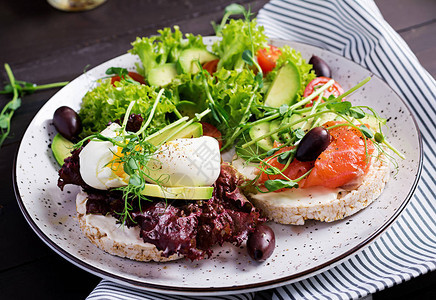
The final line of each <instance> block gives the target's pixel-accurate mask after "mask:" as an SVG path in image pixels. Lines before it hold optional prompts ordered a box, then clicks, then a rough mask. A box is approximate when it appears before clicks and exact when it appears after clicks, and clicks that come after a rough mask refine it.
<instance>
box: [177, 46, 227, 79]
mask: <svg viewBox="0 0 436 300" xmlns="http://www.w3.org/2000/svg"><path fill="white" fill-rule="evenodd" d="M218 58H219V57H218V56H216V55H214V54H212V53H210V52H209V51H207V50H206V49H201V48H189V49H186V50H183V51H182V53H180V56H179V61H178V67H179V68H180V71H181V72H183V73H193V74H195V73H198V71H199V70H200V69H199V68H198V66H197V63H196V61H199V62H200V64H204V63H206V62H208V61H211V60H215V59H218Z"/></svg>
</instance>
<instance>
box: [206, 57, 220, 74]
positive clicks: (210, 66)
mask: <svg viewBox="0 0 436 300" xmlns="http://www.w3.org/2000/svg"><path fill="white" fill-rule="evenodd" d="M219 61H220V60H219V59H214V60H211V61H208V62H205V63H204V64H203V69H205V70H206V71H208V72H209V74H210V75H213V73H215V72H216V68H217V66H218V62H219Z"/></svg>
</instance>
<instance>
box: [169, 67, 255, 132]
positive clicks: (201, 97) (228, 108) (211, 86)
mask: <svg viewBox="0 0 436 300" xmlns="http://www.w3.org/2000/svg"><path fill="white" fill-rule="evenodd" d="M206 83H207V88H208V90H209V92H210V94H211V96H212V98H213V99H214V101H215V103H217V105H220V106H221V107H222V108H223V109H224V110H225V112H226V113H227V115H228V119H227V120H226V121H227V123H228V124H227V125H226V124H224V123H223V122H218V121H217V120H216V119H215V118H214V117H213V115H212V114H209V115H208V116H206V118H205V120H206V121H207V122H209V123H211V124H213V125H215V126H216V127H217V128H218V129H219V130H220V131H221V132H222V133H223V135H224V139H226V137H229V136H231V135H232V134H233V132H234V130H235V128H237V127H238V126H239V125H240V122H241V120H242V119H243V118H244V116H246V118H247V119H248V117H249V116H251V115H254V116H256V117H257V118H260V117H262V116H263V111H261V110H260V109H259V107H260V106H262V105H263V95H262V93H261V91H260V90H259V89H257V88H256V84H257V82H256V79H255V75H254V73H253V71H252V70H250V69H242V70H240V71H236V70H226V69H220V70H218V71H217V72H215V73H214V76H207V77H206ZM171 89H172V90H173V91H174V99H177V100H180V101H183V100H186V101H191V102H194V103H195V104H196V107H197V109H198V111H197V112H201V111H203V110H204V109H206V108H208V104H209V100H208V98H207V92H206V89H205V86H204V77H203V76H202V75H201V74H182V75H179V76H178V77H177V78H176V79H175V80H174V81H173V82H172V84H171ZM249 105H250V108H249V109H248V110H247V107H248V106H249Z"/></svg>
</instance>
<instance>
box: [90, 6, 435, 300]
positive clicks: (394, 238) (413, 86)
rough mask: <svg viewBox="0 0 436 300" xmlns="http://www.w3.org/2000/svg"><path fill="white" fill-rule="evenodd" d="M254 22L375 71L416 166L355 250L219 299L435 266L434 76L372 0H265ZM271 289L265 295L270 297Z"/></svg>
mask: <svg viewBox="0 0 436 300" xmlns="http://www.w3.org/2000/svg"><path fill="white" fill-rule="evenodd" d="M258 22H259V24H260V25H263V26H264V27H265V30H266V34H267V35H268V36H269V37H271V38H281V39H286V40H292V41H297V42H304V43H308V44H312V45H315V46H319V47H322V48H325V49H328V50H330V51H332V52H334V53H337V54H340V55H343V56H345V57H347V58H349V59H351V60H353V61H355V62H356V63H358V64H360V65H362V66H364V67H365V68H367V69H369V70H370V71H372V72H373V73H374V74H376V75H378V76H380V77H381V78H383V79H384V80H385V81H386V82H387V83H388V84H389V85H390V86H391V87H392V88H393V89H394V90H395V91H396V92H397V93H398V94H399V95H400V96H401V97H402V98H403V99H404V100H405V101H406V102H407V104H408V105H409V107H410V108H411V110H412V112H413V113H414V115H415V117H416V119H417V121H418V124H419V127H420V130H421V133H422V139H423V146H424V165H423V169H422V175H421V180H420V183H419V184H418V187H417V189H416V191H415V194H414V196H413V198H412V199H411V201H410V203H409V204H408V206H407V207H406V209H405V210H404V211H403V212H402V214H401V216H400V217H399V218H398V220H397V221H396V222H395V224H394V225H393V226H391V227H390V229H389V230H388V231H387V232H385V233H384V234H383V235H382V236H381V237H380V238H379V239H377V240H376V242H374V243H373V244H371V246H370V247H368V248H367V249H365V250H364V251H363V252H360V253H359V254H357V255H355V256H353V257H351V258H350V259H349V260H348V261H346V262H344V263H342V264H340V265H338V266H336V267H334V268H331V269H329V270H327V271H325V272H324V273H322V274H319V275H317V276H313V277H311V278H308V279H306V280H302V281H299V282H297V283H294V284H290V285H287V286H284V287H279V288H276V289H273V290H270V291H264V292H258V293H256V294H254V293H247V294H240V295H230V296H219V297H218V298H219V299H253V297H255V298H256V299H270V298H271V297H272V298H273V299H356V298H360V297H364V296H366V295H368V294H371V293H375V292H377V291H380V290H382V289H384V288H387V287H391V286H393V285H394V284H398V283H401V282H404V281H406V280H409V279H410V278H413V277H416V276H419V275H421V274H425V273H427V272H429V271H434V270H435V269H436V204H435V201H434V200H435V199H436V192H435V191H436V179H435V178H436V167H435V166H436V165H435V163H434V162H435V161H436V150H435V149H436V138H435V135H436V109H435V107H436V105H435V104H436V101H435V100H436V99H435V95H436V82H435V80H434V78H432V77H431V76H430V75H429V74H428V72H427V71H426V70H425V69H424V68H423V67H422V66H421V65H420V63H419V62H418V60H417V58H416V57H415V55H414V54H413V53H412V51H411V50H410V49H409V47H408V46H407V44H406V43H405V42H404V40H403V39H402V38H401V37H400V36H399V35H398V34H397V33H396V32H395V31H394V30H393V29H392V28H391V27H390V26H389V24H387V23H386V21H385V20H384V19H383V17H382V15H381V13H380V11H379V10H378V8H377V6H376V5H375V3H374V2H373V1H372V0H359V1H353V0H346V1H344V0H326V1H319V0H305V1H295V0H294V1H285V0H272V1H271V2H270V3H268V4H267V5H265V7H264V8H263V9H262V10H261V11H260V12H259V15H258ZM271 294H272V296H271ZM87 299H93V300H94V299H217V297H187V296H173V295H162V294H156V293H152V292H143V291H137V290H134V289H130V288H126V287H122V286H119V285H118V284H115V283H112V282H109V281H107V280H103V281H102V282H101V283H100V284H99V285H98V286H97V287H96V289H95V290H94V291H93V292H92V293H91V294H90V295H89V297H88V298H87Z"/></svg>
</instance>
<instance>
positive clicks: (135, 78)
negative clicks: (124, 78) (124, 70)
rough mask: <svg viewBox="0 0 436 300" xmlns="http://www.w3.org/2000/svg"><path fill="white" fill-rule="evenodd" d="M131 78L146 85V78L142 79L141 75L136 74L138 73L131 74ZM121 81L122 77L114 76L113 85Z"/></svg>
mask: <svg viewBox="0 0 436 300" xmlns="http://www.w3.org/2000/svg"><path fill="white" fill-rule="evenodd" d="M129 76H130V77H131V78H132V79H133V80H135V81H137V82H139V83H140V84H145V80H144V77H142V76H141V75H139V74H138V73H136V72H129ZM120 80H121V78H120V76H118V75H116V76H113V77H112V78H111V84H112V85H114V83H115V82H117V81H120Z"/></svg>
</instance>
